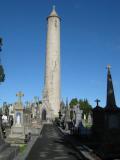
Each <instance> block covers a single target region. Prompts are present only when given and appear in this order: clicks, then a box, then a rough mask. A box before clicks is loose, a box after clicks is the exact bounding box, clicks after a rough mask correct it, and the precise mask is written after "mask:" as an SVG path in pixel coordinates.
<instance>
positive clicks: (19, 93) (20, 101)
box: [16, 91, 24, 103]
mask: <svg viewBox="0 0 120 160" xmlns="http://www.w3.org/2000/svg"><path fill="white" fill-rule="evenodd" d="M16 96H17V97H18V103H22V100H21V99H22V97H23V96H24V94H23V93H22V92H21V91H20V92H18V93H17V94H16Z"/></svg>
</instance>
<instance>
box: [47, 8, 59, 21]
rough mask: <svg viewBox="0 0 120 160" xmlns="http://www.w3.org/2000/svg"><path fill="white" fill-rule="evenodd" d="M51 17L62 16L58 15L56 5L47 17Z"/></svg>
mask: <svg viewBox="0 0 120 160" xmlns="http://www.w3.org/2000/svg"><path fill="white" fill-rule="evenodd" d="M49 17H58V18H60V17H59V16H58V14H57V12H56V10H55V6H53V9H52V12H51V13H50V15H49V16H48V17H47V19H48V18H49Z"/></svg>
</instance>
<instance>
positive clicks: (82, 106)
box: [79, 99, 92, 117]
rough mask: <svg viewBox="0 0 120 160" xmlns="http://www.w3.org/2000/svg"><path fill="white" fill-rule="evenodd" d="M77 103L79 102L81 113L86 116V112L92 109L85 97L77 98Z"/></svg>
mask: <svg viewBox="0 0 120 160" xmlns="http://www.w3.org/2000/svg"><path fill="white" fill-rule="evenodd" d="M79 104H80V109H81V110H83V114H85V115H86V116H87V117H88V114H89V113H90V112H91V110H92V106H91V105H90V104H89V102H88V100H87V99H84V100H82V99H80V100H79Z"/></svg>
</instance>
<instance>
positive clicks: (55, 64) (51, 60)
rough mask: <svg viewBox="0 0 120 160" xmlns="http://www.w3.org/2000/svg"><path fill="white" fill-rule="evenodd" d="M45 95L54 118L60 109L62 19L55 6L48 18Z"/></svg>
mask: <svg viewBox="0 0 120 160" xmlns="http://www.w3.org/2000/svg"><path fill="white" fill-rule="evenodd" d="M45 65H46V66H45V86H44V94H46V97H47V100H48V105H49V106H47V107H48V108H50V109H51V110H52V112H53V114H54V116H57V115H58V112H59V109H60V17H59V16H58V14H57V13H56V11H55V6H53V10H52V12H51V13H50V15H49V16H48V17H47V39H46V64H45Z"/></svg>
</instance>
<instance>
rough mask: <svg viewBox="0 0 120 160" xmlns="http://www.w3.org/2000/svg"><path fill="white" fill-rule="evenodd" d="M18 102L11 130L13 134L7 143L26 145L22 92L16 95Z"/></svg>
mask: <svg viewBox="0 0 120 160" xmlns="http://www.w3.org/2000/svg"><path fill="white" fill-rule="evenodd" d="M16 96H17V97H18V102H17V103H16V105H15V116H14V124H13V126H12V128H11V133H10V135H9V136H8V138H7V141H8V142H10V143H13V144H16V143H18V144H19V143H24V140H25V126H24V122H23V106H22V101H21V98H22V97H23V96H24V94H23V93H22V92H18V93H17V94H16Z"/></svg>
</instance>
